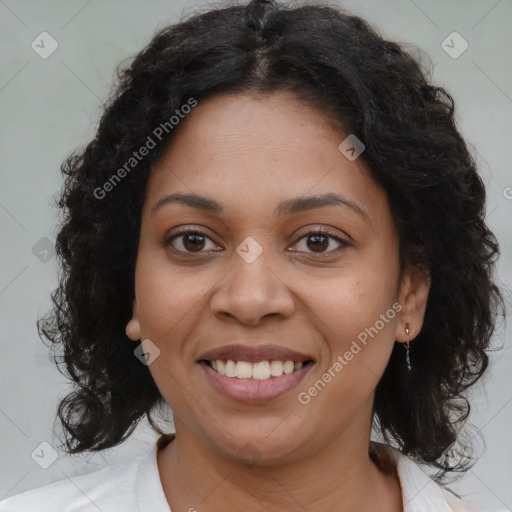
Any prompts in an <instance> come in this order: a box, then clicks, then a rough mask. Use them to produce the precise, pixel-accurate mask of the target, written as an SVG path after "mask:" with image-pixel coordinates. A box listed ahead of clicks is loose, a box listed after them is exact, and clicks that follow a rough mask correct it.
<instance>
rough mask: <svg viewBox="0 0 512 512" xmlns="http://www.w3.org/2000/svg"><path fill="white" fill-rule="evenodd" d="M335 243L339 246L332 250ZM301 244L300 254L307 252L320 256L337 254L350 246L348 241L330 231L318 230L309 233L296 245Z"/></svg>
mask: <svg viewBox="0 0 512 512" xmlns="http://www.w3.org/2000/svg"><path fill="white" fill-rule="evenodd" d="M333 241H334V245H335V244H338V246H337V247H336V245H335V247H334V248H332V245H333ZM300 243H302V249H299V250H298V251H299V252H306V253H309V254H315V253H316V254H319V255H327V254H331V253H337V252H339V251H341V250H343V249H345V248H346V247H349V246H350V244H349V243H348V242H347V241H345V240H343V239H342V238H340V237H338V236H336V235H334V234H332V233H330V232H329V231H324V230H318V229H317V230H313V231H309V232H307V233H306V234H305V235H304V236H302V237H301V238H299V240H298V241H297V242H295V245H300ZM304 246H305V247H304ZM329 247H331V249H329ZM327 249H329V250H327Z"/></svg>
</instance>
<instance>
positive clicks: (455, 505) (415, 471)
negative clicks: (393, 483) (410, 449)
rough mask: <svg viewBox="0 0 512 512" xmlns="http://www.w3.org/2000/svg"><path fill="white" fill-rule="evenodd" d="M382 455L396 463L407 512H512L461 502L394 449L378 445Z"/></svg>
mask: <svg viewBox="0 0 512 512" xmlns="http://www.w3.org/2000/svg"><path fill="white" fill-rule="evenodd" d="M374 447H375V448H376V450H377V452H378V453H379V457H380V456H381V454H382V455H383V454H386V455H388V456H391V458H392V459H393V460H394V463H395V467H396V472H397V474H398V479H399V481H400V486H401V488H402V499H403V503H404V512H423V511H425V510H435V511H436V512H511V511H510V510H506V509H496V508H489V507H488V508H486V507H483V508H482V507H479V506H476V505H475V504H472V503H470V502H468V501H465V500H460V499H458V498H457V497H456V496H455V495H454V494H452V493H451V492H450V491H449V490H448V489H446V488H445V487H443V486H441V485H439V484H438V483H437V482H436V481H435V480H433V479H432V478H430V477H429V476H428V475H427V474H426V473H425V472H424V471H423V470H422V469H421V467H420V466H419V465H418V464H417V463H416V462H415V461H414V460H413V459H411V458H409V457H407V456H406V455H404V454H403V453H401V452H400V451H399V450H397V449H395V448H392V447H390V446H387V445H384V444H381V443H374Z"/></svg>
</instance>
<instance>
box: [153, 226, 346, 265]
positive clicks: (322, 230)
mask: <svg viewBox="0 0 512 512" xmlns="http://www.w3.org/2000/svg"><path fill="white" fill-rule="evenodd" d="M191 234H192V235H200V236H204V237H206V238H208V239H210V240H212V239H211V238H210V237H209V236H208V235H207V234H206V233H203V232H202V231H200V230H198V229H194V228H188V229H184V230H183V231H180V232H178V233H173V234H172V235H171V236H167V237H165V238H164V240H163V242H162V247H164V248H166V247H168V246H169V245H170V244H171V243H172V242H173V241H174V240H176V239H177V238H179V237H184V236H186V235H191ZM314 235H323V236H327V237H329V238H331V239H333V240H335V241H336V242H338V243H339V244H340V245H341V247H338V248H337V249H333V250H330V251H326V252H318V253H315V252H308V253H306V254H310V255H315V256H317V257H320V258H322V257H326V256H331V255H332V254H333V253H338V252H341V251H342V250H343V249H346V248H347V247H349V246H350V245H351V244H350V243H349V242H347V241H346V240H343V239H342V238H340V237H339V236H336V235H334V234H333V233H331V232H330V231H329V230H327V229H325V228H315V229H312V230H309V231H306V232H304V233H302V234H301V236H300V237H299V238H298V239H297V240H296V241H295V242H294V244H293V245H296V244H297V243H298V242H300V241H301V240H302V239H303V238H307V237H309V236H314ZM212 242H213V240H212ZM214 243H215V242H214ZM172 250H173V251H175V252H177V253H179V254H181V255H186V256H192V255H195V254H199V255H201V254H205V253H207V252H208V251H205V252H202V251H200V252H190V251H181V250H179V249H175V248H172ZM219 252H220V251H219ZM290 252H301V251H290Z"/></svg>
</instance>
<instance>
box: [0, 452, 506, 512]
mask: <svg viewBox="0 0 512 512" xmlns="http://www.w3.org/2000/svg"><path fill="white" fill-rule="evenodd" d="M388 449H389V452H390V453H391V454H392V456H393V459H394V460H395V462H396V464H397V466H396V468H397V473H398V478H399V480H400V485H401V487H402V499H403V503H404V512H455V511H457V512H469V511H471V512H474V511H476V510H477V509H475V508H471V507H470V506H469V504H465V503H462V502H460V501H459V500H457V498H455V497H454V496H453V495H452V494H451V493H450V492H449V491H447V490H445V489H444V488H442V487H441V486H439V485H438V484H437V483H436V482H435V481H434V480H432V479H431V478H430V477H428V476H427V475H426V474H425V473H424V472H423V471H422V469H421V468H420V467H419V466H418V465H417V464H416V463H415V462H414V461H413V460H412V459H410V458H408V457H407V456H405V455H403V454H401V453H400V452H399V451H398V450H395V449H394V448H390V447H388ZM157 450H158V443H155V445H154V446H153V447H152V448H151V450H149V451H148V452H147V454H145V455H143V456H140V457H138V458H136V459H134V460H133V462H131V463H129V464H122V463H115V464H112V465H110V466H107V467H105V468H103V469H101V470H98V471H94V472H92V473H89V474H85V475H81V476H76V477H72V478H71V479H66V480H60V481H58V482H54V483H51V484H48V485H45V486H42V487H39V488H37V489H31V490H29V491H25V492H23V493H21V494H18V495H16V496H12V497H10V498H7V499H6V500H4V501H1V502H0V512H98V511H101V512H171V509H170V508H169V504H168V503H167V500H166V498H165V494H164V490H163V488H162V484H161V482H160V475H159V472H158V465H157V458H156V454H157ZM192 507H193V504H192ZM192 509H193V508H192ZM478 512H511V511H506V510H497V509H493V510H491V509H485V510H482V509H478Z"/></svg>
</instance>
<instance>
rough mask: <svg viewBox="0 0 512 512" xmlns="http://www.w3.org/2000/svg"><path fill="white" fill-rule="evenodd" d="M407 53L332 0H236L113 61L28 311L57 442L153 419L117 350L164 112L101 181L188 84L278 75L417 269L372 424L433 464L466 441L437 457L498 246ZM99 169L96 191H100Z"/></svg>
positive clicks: (469, 374) (444, 100)
mask: <svg viewBox="0 0 512 512" xmlns="http://www.w3.org/2000/svg"><path fill="white" fill-rule="evenodd" d="M424 67H425V66H423V64H421V62H420V59H417V58H414V57H412V56H411V55H410V54H409V53H408V52H407V51H406V50H405V49H404V47H403V46H401V45H399V44H397V43H395V42H390V41H386V40H384V39H383V38H382V37H381V36H380V35H379V34H378V33H377V32H376V30H375V29H373V28H371V27H370V26H369V25H368V23H367V22H366V21H364V20H363V19H361V18H359V17H357V16H353V15H349V14H348V13H346V12H345V11H343V10H341V9H338V8H335V7H332V6H330V5H326V4H315V5H312V4H310V3H308V4H307V5H294V6H291V5H288V6H286V5H276V4H275V3H274V2H272V1H268V0H254V1H251V2H250V3H248V4H244V5H231V6H225V5H224V6H222V5H217V6H216V7H215V8H213V9H211V8H210V9H209V10H208V11H207V12H206V11H205V12H199V13H195V14H193V15H192V16H190V17H189V18H188V19H186V20H184V21H181V22H180V23H178V24H175V25H171V26H168V27H166V28H164V29H162V30H160V31H159V32H157V33H156V34H155V35H154V37H153V39H152V40H151V41H150V43H149V44H148V45H147V46H146V47H145V48H144V49H143V50H142V51H141V52H140V53H138V54H137V55H136V56H135V58H134V59H133V61H132V62H131V64H129V65H126V66H124V67H123V68H118V70H117V81H118V83H116V84H115V87H114V88H113V92H112V94H111V96H110V98H109V100H108V101H107V103H106V105H105V106H104V111H103V114H102V117H101V120H100V123H99V126H98V130H97V133H96V136H95V138H94V140H92V141H91V142H90V143H89V144H88V145H87V146H86V147H85V149H80V150H77V151H75V152H74V153H72V154H71V156H69V157H68V158H67V159H66V161H65V162H64V163H63V165H62V169H61V170H62V172H63V174H64V175H65V177H66V179H65V184H64V186H63V190H62V193H61V196H60V198H59V199H58V206H59V207H60V208H61V210H62V214H63V219H62V224H61V227H60V231H59V233H58V237H57V242H56V247H57V253H58V257H59V261H60V264H61V271H60V275H59V286H58V288H57V289H56V290H55V291H54V292H53V294H52V300H53V308H52V310H51V311H50V312H49V313H48V314H47V315H46V316H45V317H44V318H41V319H40V320H39V321H38V328H39V332H40V335H41V336H42V337H46V338H47V339H48V340H50V341H51V342H52V343H50V344H49V345H50V346H51V348H52V350H51V353H52V355H53V358H54V361H55V362H56V363H57V365H58V367H59V369H60V371H62V372H63V373H64V374H65V375H66V376H67V377H68V378H70V379H71V380H72V381H73V383H74V389H73V391H72V392H71V393H70V394H68V395H67V396H66V397H65V398H64V399H63V400H62V401H61V402H60V405H59V408H58V417H59V418H60V421H61V423H62V425H63V427H64V431H65V435H66V441H65V446H66V448H67V451H68V452H69V453H79V452H83V451H86V450H90V451H99V450H102V449H106V448H109V447H112V446H115V445H117V444H119V443H121V442H122V441H124V440H125V439H126V438H127V437H128V436H129V435H130V434H131V433H132V432H133V430H134V429H135V427H136V425H137V424H138V422H139V420H140V419H141V418H142V417H144V416H146V417H147V418H148V420H149V422H150V423H151V425H152V426H153V428H155V429H156V430H157V431H158V432H159V433H162V431H161V430H160V428H159V427H158V426H157V425H155V423H154V418H152V417H151V413H153V414H154V412H155V408H156V406H158V405H162V404H163V403H164V400H163V397H162V396H161V394H160V392H159V390H158V388H157V386H156V384H155V382H154V381H153V378H152V376H151V374H150V372H149V370H148V368H147V366H145V365H142V364H140V362H139V361H138V360H137V358H136V357H134V353H133V352H134V345H133V342H131V341H130V339H129V338H128V337H127V336H126V334H125V326H126V324H127V322H128V321H129V320H130V318H131V313H132V311H131V308H132V302H133V298H134V274H135V263H136V255H137V248H138V241H139V231H140V223H141V210H142V206H143V201H144V196H145V190H146V184H147V181H148V177H149V175H150V172H151V169H152V168H153V167H154V166H155V165H156V164H157V162H158V161H159V159H160V158H161V156H162V155H163V152H164V151H165V149H166V147H168V143H169V141H170V140H171V139H172V138H173V136H174V133H175V132H176V130H171V129H167V130H166V131H165V133H163V136H162V137H161V140H159V141H158V144H157V146H156V148H155V149H153V150H152V151H150V152H149V154H148V155H147V156H146V157H145V158H144V159H141V160H140V161H137V164H136V166H135V168H134V169H133V170H130V172H129V176H126V177H123V179H122V180H117V181H116V182H113V181H112V176H113V174H114V173H115V170H116V169H120V168H122V167H123V165H125V164H126V162H127V161H128V160H129V159H130V158H131V157H133V153H134V151H137V150H138V149H139V148H140V147H141V146H143V145H144V144H145V142H146V141H147V138H148V136H150V135H151V134H152V133H154V129H155V127H158V126H162V125H163V124H164V123H166V122H168V120H169V119H170V118H171V116H173V115H174V114H175V113H176V112H177V111H178V109H180V108H181V106H182V105H184V104H187V102H189V103H190V99H191V98H193V99H194V100H195V101H197V102H201V101H202V100H204V99H206V98H208V97H212V96H214V95H219V94H233V93H248V94H253V93H262V94H270V93H272V92H276V91H291V92H293V93H295V94H296V95H297V97H298V98H299V99H300V100H302V101H304V102H306V103H307V104H308V105H311V106H313V107H314V108H316V109H319V110H320V111H322V112H323V113H325V114H326V115H327V116H328V119H332V121H333V122H334V123H337V124H338V125H339V126H341V127H343V129H344V131H345V132H347V133H353V134H356V136H357V137H358V138H359V139H360V140H362V141H363V142H364V144H365V146H366V149H365V151H364V154H363V155H362V158H364V160H365V161H366V163H367V164H368V166H369V168H370V169H371V172H372V176H373V178H374V179H375V180H376V182H377V183H379V184H380V185H382V186H383V187H384V189H385V190H386V191H387V194H388V198H389V203H390V207H391V211H392V214H393V217H394V219H395V222H396V225H397V227H398V232H399V239H400V254H401V264H402V265H403V263H404V262H406V261H407V262H410V263H412V264H414V265H416V266H417V267H418V268H421V269H423V270H425V271H426V272H428V273H429V275H430V279H431V288H430V294H429V299H428V303H427V309H426V313H425V319H424V325H423V329H422V330H421V333H420V334H419V335H418V336H417V338H416V339H415V341H414V350H413V351H412V353H411V358H412V365H413V370H412V371H411V372H407V370H406V369H405V362H404V351H403V346H402V344H401V343H395V347H394V349H393V352H392V354H391V358H390V361H389V364H388V366H387V368H386V370H385V373H384V375H383V377H382V379H381V380H380V382H379V384H378V386H377V389H376V394H375V404H374V426H375V427H377V428H378V431H379V432H380V433H381V434H382V435H383V437H384V438H385V439H386V440H387V441H388V442H390V443H391V444H395V445H396V446H397V447H398V448H399V449H400V450H402V452H403V453H405V454H408V455H410V456H412V457H414V458H416V460H418V461H420V462H423V463H427V464H429V465H431V466H433V467H435V468H437V469H438V470H440V474H442V475H444V473H446V472H447V471H455V470H457V471H462V470H464V468H465V467H467V466H465V464H466V463H467V461H468V460H469V459H470V457H469V456H467V457H464V458H462V459H460V458H459V460H458V461H457V462H456V463H453V459H450V458H449V457H448V455H447V452H446V450H447V448H448V447H451V446H452V445H453V444H454V443H456V446H461V443H460V441H458V440H459V439H460V436H459V431H460V428H461V426H463V425H464V424H465V422H466V420H467V417H468V414H469V402H468V400H467V399H466V398H465V397H464V394H465V391H466V390H467V389H468V388H469V387H470V386H471V385H472V384H474V383H475V382H476V381H477V380H478V379H479V378H480V377H481V376H482V375H483V373H484V371H485V370H486V368H487V367H488V364H489V351H490V350H491V349H492V348H491V337H492V334H493V331H494V329H495V325H496V321H497V318H498V316H500V315H501V314H503V315H504V307H503V298H502V294H501V291H500V289H499V287H498V286H497V285H496V284H495V282H494V279H493V272H494V266H495V262H496V258H497V256H498V254H499V248H498V243H497V241H496V239H495V237H494V235H493V233H492V232H491V231H490V230H489V228H488V227H487V225H486V224H485V219H484V216H485V188H484V185H483V183H482V180H481V178H480V177H479V175H478V173H477V169H476V165H475V162H474V160H473V159H472V156H471V155H470V153H469V151H468V148H467V146H466V143H465V141H464V140H463V138H462V136H461V135H460V133H459V132H458V130H457V128H456V123H455V119H454V103H453V100H452V98H451V96H450V95H449V94H448V93H447V92H446V91H445V90H444V89H442V88H441V87H438V86H436V85H434V84H432V83H430V78H429V74H430V72H429V71H427V70H425V69H424ZM161 131H162V130H161ZM125 169H126V167H125ZM125 174H126V173H125ZM109 180H110V181H109ZM107 182H109V183H111V186H110V187H109V194H108V195H106V194H105V193H104V192H101V191H102V190H103V191H104V190H107V187H106V186H105V184H106V183H107ZM100 192H101V193H100Z"/></svg>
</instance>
